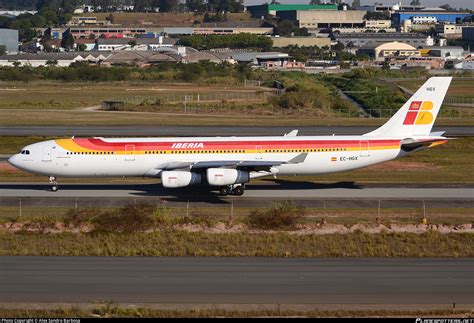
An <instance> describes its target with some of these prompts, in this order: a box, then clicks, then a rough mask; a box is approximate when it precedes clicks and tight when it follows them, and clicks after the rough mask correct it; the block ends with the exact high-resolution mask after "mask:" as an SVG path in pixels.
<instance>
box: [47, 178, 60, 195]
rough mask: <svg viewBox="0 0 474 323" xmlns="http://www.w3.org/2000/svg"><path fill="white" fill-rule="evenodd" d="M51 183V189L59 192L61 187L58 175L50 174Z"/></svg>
mask: <svg viewBox="0 0 474 323" xmlns="http://www.w3.org/2000/svg"><path fill="white" fill-rule="evenodd" d="M49 184H51V191H53V192H57V191H58V189H59V186H58V182H56V176H49Z"/></svg>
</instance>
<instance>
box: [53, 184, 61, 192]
mask: <svg viewBox="0 0 474 323" xmlns="http://www.w3.org/2000/svg"><path fill="white" fill-rule="evenodd" d="M58 189H59V187H58V185H53V186H51V191H53V192H57V191H58Z"/></svg>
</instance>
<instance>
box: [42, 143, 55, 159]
mask: <svg viewBox="0 0 474 323" xmlns="http://www.w3.org/2000/svg"><path fill="white" fill-rule="evenodd" d="M52 151H53V149H52V148H51V146H46V147H44V148H43V156H42V158H41V160H42V161H44V162H50V161H51V153H52Z"/></svg>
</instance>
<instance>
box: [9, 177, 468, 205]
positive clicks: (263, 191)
mask: <svg viewBox="0 0 474 323" xmlns="http://www.w3.org/2000/svg"><path fill="white" fill-rule="evenodd" d="M20 198H21V200H22V203H23V205H24V206H27V205H28V206H66V207H71V206H73V205H75V203H76V201H77V202H78V203H79V205H80V206H114V205H123V204H126V203H130V202H134V201H147V202H151V203H167V205H169V206H183V205H185V204H187V203H188V201H189V202H190V203H192V204H193V206H225V205H227V204H231V203H233V204H234V206H236V207H239V206H241V207H243V206H246V207H255V206H261V205H271V203H272V202H273V201H276V200H288V199H292V200H294V201H297V202H298V203H300V204H301V205H304V206H312V207H322V206H323V205H325V206H326V207H368V206H374V205H375V203H378V201H379V200H381V201H383V202H384V206H386V207H390V206H398V207H419V206H420V205H421V204H420V203H422V201H425V203H428V204H429V206H430V207H474V187H473V186H470V185H464V186H451V187H450V186H443V185H434V186H433V185H411V186H407V185H391V184H379V185H376V184H371V185H361V184H356V183H352V182H340V183H334V184H320V183H311V182H286V181H279V182H276V183H272V182H270V183H268V184H258V183H257V184H252V183H251V184H248V185H247V190H246V192H245V195H244V196H241V197H232V196H228V197H224V198H223V197H220V196H218V194H217V192H216V191H211V189H210V188H207V187H195V188H194V187H190V188H185V189H166V188H163V187H162V186H161V185H160V184H159V183H156V184H141V185H136V184H120V185H117V184H64V185H61V186H60V190H59V191H58V192H51V191H50V189H49V186H48V185H45V184H38V183H1V184H0V205H3V206H17V205H19V199H20Z"/></svg>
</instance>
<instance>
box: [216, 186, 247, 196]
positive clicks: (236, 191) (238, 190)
mask: <svg viewBox="0 0 474 323" xmlns="http://www.w3.org/2000/svg"><path fill="white" fill-rule="evenodd" d="M244 192H245V186H244V185H243V184H237V185H227V186H222V187H221V189H220V190H219V194H220V195H221V196H226V195H237V196H242V195H244Z"/></svg>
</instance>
